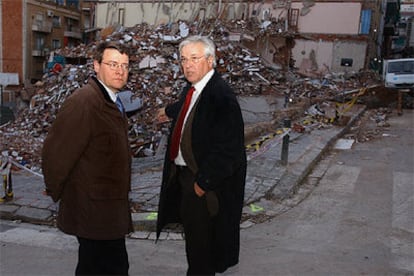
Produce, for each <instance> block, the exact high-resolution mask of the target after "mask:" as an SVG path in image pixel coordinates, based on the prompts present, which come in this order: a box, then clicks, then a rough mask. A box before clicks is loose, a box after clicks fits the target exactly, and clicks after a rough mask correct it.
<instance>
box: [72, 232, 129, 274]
mask: <svg viewBox="0 0 414 276" xmlns="http://www.w3.org/2000/svg"><path fill="white" fill-rule="evenodd" d="M78 242H79V253H78V265H77V266H76V272H75V274H76V275H128V269H129V262H128V253H127V250H126V245H125V239H124V238H123V239H117V240H90V239H84V238H80V237H78Z"/></svg>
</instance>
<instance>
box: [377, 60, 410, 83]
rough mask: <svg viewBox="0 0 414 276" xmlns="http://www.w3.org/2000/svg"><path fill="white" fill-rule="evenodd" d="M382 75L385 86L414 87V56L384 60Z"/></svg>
mask: <svg viewBox="0 0 414 276" xmlns="http://www.w3.org/2000/svg"><path fill="white" fill-rule="evenodd" d="M382 77H383V79H384V84H385V87H388V88H397V89H398V88H401V89H403V88H410V89H414V58H400V59H386V60H384V64H383V70H382Z"/></svg>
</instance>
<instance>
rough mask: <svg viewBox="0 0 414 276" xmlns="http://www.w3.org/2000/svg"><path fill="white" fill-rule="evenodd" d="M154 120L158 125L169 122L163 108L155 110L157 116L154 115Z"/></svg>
mask: <svg viewBox="0 0 414 276" xmlns="http://www.w3.org/2000/svg"><path fill="white" fill-rule="evenodd" d="M155 119H156V120H157V122H158V123H160V124H161V123H165V122H168V121H169V120H170V118H168V116H167V114H166V113H165V107H162V108H160V109H158V110H157V114H156V118H155Z"/></svg>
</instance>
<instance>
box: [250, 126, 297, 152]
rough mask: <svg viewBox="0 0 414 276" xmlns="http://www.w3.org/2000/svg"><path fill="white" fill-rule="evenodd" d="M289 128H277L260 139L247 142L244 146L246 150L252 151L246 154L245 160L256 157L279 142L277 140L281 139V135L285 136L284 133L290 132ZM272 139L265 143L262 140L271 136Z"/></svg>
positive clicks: (269, 138)
mask: <svg viewBox="0 0 414 276" xmlns="http://www.w3.org/2000/svg"><path fill="white" fill-rule="evenodd" d="M290 131H291V129H290V128H283V129H278V130H276V131H275V132H273V133H271V134H269V135H266V136H264V137H262V138H261V139H260V141H258V142H255V143H252V144H249V145H247V146H246V150H247V151H252V150H253V152H252V153H250V154H248V156H247V160H251V159H253V158H256V157H257V156H259V155H261V154H263V153H265V152H266V151H268V150H269V149H270V148H271V147H272V146H273V145H275V144H277V143H279V141H281V140H282V139H283V137H285V135H288V134H289V133H290ZM277 135H279V136H278V137H276V136H277ZM275 137H276V139H273V140H272V141H269V142H268V143H266V144H265V145H263V144H264V142H266V141H268V140H271V139H272V138H275Z"/></svg>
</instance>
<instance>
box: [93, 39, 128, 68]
mask: <svg viewBox="0 0 414 276" xmlns="http://www.w3.org/2000/svg"><path fill="white" fill-rule="evenodd" d="M106 49H115V50H118V51H119V52H120V53H121V54H126V55H128V56H129V48H128V47H126V46H125V45H123V44H120V43H118V42H115V41H105V42H101V43H100V44H98V46H97V47H96V50H95V54H94V56H93V59H94V60H96V61H98V62H99V63H101V62H102V56H103V53H104V51H105V50H106Z"/></svg>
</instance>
